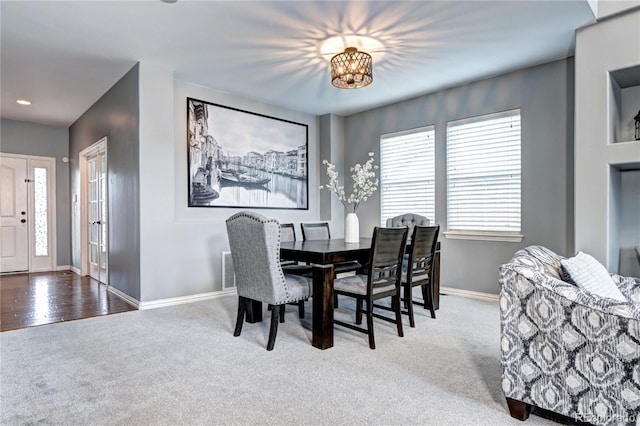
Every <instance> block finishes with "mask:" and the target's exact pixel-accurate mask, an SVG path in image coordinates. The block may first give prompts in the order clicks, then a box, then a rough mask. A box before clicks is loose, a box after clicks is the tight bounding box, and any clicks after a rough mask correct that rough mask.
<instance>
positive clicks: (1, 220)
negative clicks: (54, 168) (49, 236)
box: [0, 156, 29, 272]
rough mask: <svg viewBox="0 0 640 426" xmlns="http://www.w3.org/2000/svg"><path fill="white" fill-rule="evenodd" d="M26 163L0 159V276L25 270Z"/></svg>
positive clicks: (27, 242) (24, 161)
mask: <svg viewBox="0 0 640 426" xmlns="http://www.w3.org/2000/svg"><path fill="white" fill-rule="evenodd" d="M27 167H28V165H27V159H26V158H12V157H5V156H0V272H17V271H28V270H29V224H28V222H27V221H28V219H29V218H28V217H27V216H28V215H27V212H28V210H27V208H28V204H27V200H28V195H29V193H28V188H27V185H28V182H29V181H28V179H27V170H28V168H27Z"/></svg>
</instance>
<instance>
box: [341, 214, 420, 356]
mask: <svg viewBox="0 0 640 426" xmlns="http://www.w3.org/2000/svg"><path fill="white" fill-rule="evenodd" d="M406 243H407V228H380V227H377V226H376V227H375V228H374V230H373V240H372V242H371V253H370V257H369V264H368V267H367V270H366V275H365V274H357V275H354V276H347V277H342V278H336V280H335V281H334V284H333V291H334V293H335V294H339V295H341V296H348V297H353V298H355V299H356V323H355V324H351V323H348V322H344V321H340V320H336V319H334V324H338V325H341V326H343V327H347V328H349V329H352V330H356V331H359V332H361V333H365V334H367V335H368V336H369V347H370V348H371V349H375V348H376V344H375V338H374V334H373V317H376V318H379V319H382V320H384V321H388V322H392V323H394V324H396V327H397V329H398V336H400V337H403V336H404V333H403V331H402V313H401V311H400V279H401V276H402V257H403V255H404V251H405V245H406ZM387 297H391V307H392V308H391V309H392V310H393V312H394V313H395V318H390V317H387V316H385V315H380V314H378V313H376V312H374V301H376V300H380V299H383V298H387ZM363 303H364V305H365V306H364V307H363V306H362V305H363ZM363 313H364V314H366V316H367V326H366V327H362V326H360V325H361V324H362V314H363Z"/></svg>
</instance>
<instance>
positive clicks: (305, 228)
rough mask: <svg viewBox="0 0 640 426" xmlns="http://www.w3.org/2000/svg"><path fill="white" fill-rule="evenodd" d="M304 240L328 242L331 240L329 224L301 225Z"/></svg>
mask: <svg viewBox="0 0 640 426" xmlns="http://www.w3.org/2000/svg"><path fill="white" fill-rule="evenodd" d="M300 228H301V229H302V239H303V240H305V241H307V240H328V239H330V238H331V232H329V223H328V222H321V223H301V224H300Z"/></svg>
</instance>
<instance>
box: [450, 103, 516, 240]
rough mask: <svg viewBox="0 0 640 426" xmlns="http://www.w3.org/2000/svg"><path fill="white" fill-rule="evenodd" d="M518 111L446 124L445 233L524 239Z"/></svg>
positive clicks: (456, 236) (474, 237)
mask: <svg viewBox="0 0 640 426" xmlns="http://www.w3.org/2000/svg"><path fill="white" fill-rule="evenodd" d="M520 157H521V155H520V110H519V109H517V110H512V111H506V112H501V113H497V114H489V115H484V116H481V117H474V118H469V119H464V120H458V121H452V122H449V123H447V224H448V231H447V232H445V235H446V236H447V237H448V238H467V239H486V240H498V241H522V235H521V234H520V232H521V225H520V223H521V203H520V176H521V174H520Z"/></svg>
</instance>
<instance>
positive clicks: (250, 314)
mask: <svg viewBox="0 0 640 426" xmlns="http://www.w3.org/2000/svg"><path fill="white" fill-rule="evenodd" d="M245 318H246V321H247V322H248V323H250V324H253V323H256V322H261V321H262V302H258V301H257V300H249V303H248V305H247V314H246V317H245Z"/></svg>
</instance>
